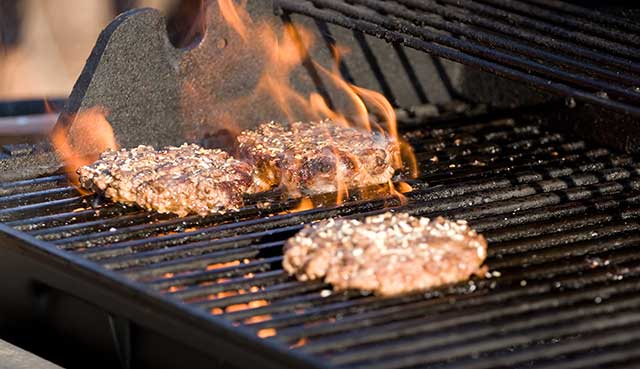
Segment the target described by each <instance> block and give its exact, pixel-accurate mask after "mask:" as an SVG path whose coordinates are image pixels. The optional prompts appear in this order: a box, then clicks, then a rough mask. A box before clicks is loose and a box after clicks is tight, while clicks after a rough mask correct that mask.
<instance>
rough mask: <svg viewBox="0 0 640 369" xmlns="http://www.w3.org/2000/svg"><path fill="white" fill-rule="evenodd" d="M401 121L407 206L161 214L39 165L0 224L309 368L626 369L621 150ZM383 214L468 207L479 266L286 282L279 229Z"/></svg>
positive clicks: (632, 298) (516, 128)
mask: <svg viewBox="0 0 640 369" xmlns="http://www.w3.org/2000/svg"><path fill="white" fill-rule="evenodd" d="M401 116H404V119H403V120H404V122H402V123H401V125H400V127H401V129H402V132H403V136H404V137H405V138H406V139H407V140H408V141H409V142H410V143H411V144H412V145H413V147H414V148H415V150H416V154H417V158H418V162H419V165H420V169H421V175H420V178H418V179H416V180H412V181H410V183H411V185H412V186H413V191H411V192H409V193H407V194H406V196H407V197H408V199H409V202H408V203H407V204H404V205H403V204H400V203H399V202H398V200H397V199H395V198H393V197H388V198H383V199H375V200H352V201H348V202H347V203H345V204H343V205H340V206H335V205H325V206H323V207H320V208H316V209H312V210H306V211H301V212H297V213H283V212H284V211H286V210H287V209H291V208H293V207H295V206H296V205H297V201H293V200H288V201H281V200H280V198H279V197H278V194H277V193H271V194H267V195H265V196H259V197H255V198H253V199H251V201H249V204H248V205H247V206H246V207H245V208H243V209H242V210H241V211H240V212H238V213H231V214H228V215H224V216H209V217H206V218H200V217H196V216H191V217H186V218H176V217H173V216H170V215H158V214H152V213H148V212H145V211H141V210H138V209H135V208H125V207H122V206H119V205H115V204H111V203H108V202H105V201H104V200H102V199H99V198H97V197H96V196H94V195H80V194H79V193H78V192H77V191H76V190H75V189H74V188H73V187H71V186H70V185H69V184H68V183H67V181H66V179H65V177H64V176H62V175H53V176H48V177H43V178H36V179H32V180H25V181H20V182H11V183H2V184H1V185H0V191H1V193H2V197H1V198H0V207H1V208H2V210H0V219H1V220H2V222H3V223H4V224H6V225H9V226H11V227H13V228H14V229H16V230H19V231H21V232H25V233H27V234H29V235H31V236H34V237H35V238H37V239H39V240H43V241H46V242H47V243H49V244H52V245H55V246H56V247H57V248H59V249H61V250H64V251H65V252H66V253H67V255H68V257H69V258H70V259H71V260H78V261H79V260H81V259H88V260H90V261H92V262H95V263H97V264H98V265H100V266H101V267H103V268H106V269H108V270H112V271H116V272H117V273H118V274H119V275H122V276H125V277H126V278H127V280H128V281H131V282H133V283H134V284H135V285H137V286H141V287H142V288H143V289H144V290H146V291H159V292H161V293H162V294H163V295H164V296H166V297H169V298H171V299H175V300H177V301H179V302H181V304H180V305H179V309H182V310H187V311H193V310H189V309H196V310H200V311H205V312H210V313H211V314H210V315H208V318H207V319H210V320H213V321H214V323H216V322H217V321H218V319H219V318H220V317H222V318H223V319H226V320H227V321H229V322H231V323H232V325H233V326H242V327H245V328H247V329H249V330H250V331H251V332H253V334H255V335H258V336H260V337H264V340H265V341H271V342H272V343H275V344H276V347H281V348H282V349H285V350H287V349H289V348H291V349H292V350H293V351H294V352H298V353H300V354H301V355H302V356H301V358H302V362H303V363H306V365H307V366H308V367H349V368H360V367H361V368H410V367H417V366H419V367H425V366H428V367H438V368H440V367H446V368H448V367H455V368H498V367H508V368H513V367H527V368H530V367H535V368H589V367H598V366H601V365H605V364H607V365H614V364H615V366H616V367H634V366H636V362H637V359H638V357H639V356H640V352H638V350H637V346H638V344H639V343H640V314H639V313H638V310H637V306H638V304H639V303H640V297H639V296H640V295H639V294H638V292H639V291H640V279H639V278H640V267H639V266H638V265H639V264H638V259H640V253H638V252H637V245H638V244H639V242H640V232H639V231H638V230H639V229H640V227H639V226H640V224H639V220H638V216H639V215H640V177H639V176H638V174H639V168H638V164H637V163H636V161H635V160H634V159H633V158H632V157H630V156H628V155H624V154H618V153H615V152H612V151H610V150H608V149H604V148H597V147H591V146H590V145H588V144H587V143H585V142H584V141H582V140H580V139H576V138H574V137H571V136H567V135H562V134H559V133H554V132H550V131H548V130H546V129H545V128H544V127H541V126H540V125H539V124H538V123H536V122H535V121H536V120H535V119H532V118H531V117H530V115H529V114H528V113H527V112H524V113H522V114H516V113H515V112H508V113H495V114H487V115H481V116H477V117H471V118H469V117H452V118H449V119H445V120H440V121H432V122H428V123H425V121H424V117H421V116H419V115H417V116H416V115H412V114H409V113H407V112H403V113H402V114H401ZM329 197H330V196H329ZM318 201H319V200H318V199H316V202H318ZM325 201H327V203H328V204H330V203H329V202H328V201H330V199H326V200H325ZM386 209H394V210H396V211H400V210H403V211H408V212H410V213H412V214H415V215H422V216H435V215H445V216H447V217H450V218H460V219H467V220H469V221H470V222H471V224H472V225H473V226H474V227H475V228H476V229H478V230H479V231H481V232H483V233H484V234H485V235H486V237H487V240H488V241H489V258H488V260H487V262H486V264H487V265H488V267H489V270H490V272H489V273H488V275H487V276H486V278H474V279H473V280H472V281H470V282H469V283H462V284H459V285H454V286H450V287H447V288H442V289H439V290H434V291H429V292H427V293H424V294H417V295H409V296H403V297H396V298H378V297H375V296H370V295H363V294H361V293H359V292H344V293H334V292H332V291H331V289H330V286H327V285H324V284H323V283H319V282H310V283H302V282H297V281H295V279H293V278H290V277H288V276H287V275H286V273H284V272H283V270H282V269H281V260H282V253H281V248H282V245H283V242H284V240H286V238H287V237H289V236H291V235H293V234H294V233H295V232H296V231H297V230H298V229H300V227H301V226H302V223H304V222H310V221H313V220H317V219H324V218H327V217H334V216H355V217H362V216H364V215H366V214H373V213H377V212H381V211H385V210H386ZM24 242H27V243H29V238H27V239H26V241H24ZM33 247H34V248H35V247H36V245H35V244H34V246H33ZM98 270H100V268H99V269H98ZM156 329H159V332H160V333H163V327H157V328H156ZM233 329H242V328H240V327H238V328H233ZM167 334H169V333H167ZM256 345H257V347H248V348H246V350H247V351H248V352H249V351H252V350H259V349H260V343H257V344H256ZM213 350H214V352H215V353H216V354H217V355H222V356H224V355H225V353H224V352H217V351H216V350H215V349H213ZM282 366H283V367H285V364H284V363H283V364H282Z"/></svg>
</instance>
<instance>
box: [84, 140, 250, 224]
mask: <svg viewBox="0 0 640 369" xmlns="http://www.w3.org/2000/svg"><path fill="white" fill-rule="evenodd" d="M77 173H78V174H79V179H80V184H81V186H82V187H84V188H86V189H88V190H90V191H95V192H101V193H103V194H104V195H105V196H106V197H108V198H110V199H112V200H114V201H117V202H122V203H125V204H137V205H139V206H141V207H143V208H145V209H149V210H156V211H158V212H160V213H175V214H178V215H180V216H185V215H187V214H192V213H195V214H199V215H206V214H210V213H224V212H225V211H227V210H237V209H238V208H239V207H241V206H242V205H243V202H242V195H243V193H244V192H245V191H246V190H247V188H249V187H250V186H251V184H252V174H251V173H252V168H251V166H250V165H249V164H247V163H244V162H242V161H239V160H236V159H234V158H232V157H231V156H229V154H227V153H226V152H224V151H221V150H217V149H214V150H208V149H203V148H202V147H200V146H198V145H193V144H183V145H182V146H180V147H173V146H170V147H166V148H164V149H162V150H155V149H154V148H153V147H150V146H138V147H136V148H134V149H130V150H127V149H122V150H118V151H107V152H104V153H102V155H100V159H99V160H98V161H96V162H95V163H93V164H91V165H87V166H84V167H82V168H80V169H78V171H77Z"/></svg>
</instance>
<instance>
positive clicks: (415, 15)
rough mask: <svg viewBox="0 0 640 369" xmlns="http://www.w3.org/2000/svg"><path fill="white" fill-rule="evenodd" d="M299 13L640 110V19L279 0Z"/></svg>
mask: <svg viewBox="0 0 640 369" xmlns="http://www.w3.org/2000/svg"><path fill="white" fill-rule="evenodd" d="M276 6H277V8H278V9H280V10H281V11H283V12H288V13H289V12H290V13H299V14H303V15H308V16H311V17H313V18H314V19H316V20H318V21H325V22H329V23H333V24H337V25H340V26H343V27H347V28H351V29H354V30H357V31H360V32H364V33H366V34H369V35H372V36H375V37H379V38H383V39H385V40H387V41H389V42H394V43H399V44H403V45H406V46H408V47H411V48H414V49H418V50H422V51H426V52H428V53H431V54H434V55H437V56H440V57H443V58H446V59H450V60H453V61H456V62H460V63H463V64H468V65H472V66H476V67H479V68H481V69H483V70H485V71H489V72H491V73H493V74H496V75H499V76H502V77H506V78H509V79H512V80H516V81H521V82H525V83H527V84H529V85H531V86H534V87H536V88H538V89H542V90H545V91H549V92H553V93H557V94H559V95H561V96H563V97H566V98H567V99H568V103H569V104H570V105H572V104H574V101H575V100H577V101H583V102H588V103H593V104H597V105H602V106H606V107H609V108H613V109H616V110H619V111H622V112H625V113H628V114H633V115H636V116H637V115H640V108H638V102H640V76H639V74H638V73H640V59H639V57H638V56H639V55H640V27H639V26H638V25H636V24H633V23H631V22H629V21H627V20H625V19H622V18H617V17H615V16H612V15H608V14H604V13H601V12H598V11H597V10H592V9H587V8H582V7H579V6H576V5H572V4H568V3H565V2H562V1H556V0H536V1H523V0H469V1H458V0H393V1H385V0H303V1H299V0H277V1H276Z"/></svg>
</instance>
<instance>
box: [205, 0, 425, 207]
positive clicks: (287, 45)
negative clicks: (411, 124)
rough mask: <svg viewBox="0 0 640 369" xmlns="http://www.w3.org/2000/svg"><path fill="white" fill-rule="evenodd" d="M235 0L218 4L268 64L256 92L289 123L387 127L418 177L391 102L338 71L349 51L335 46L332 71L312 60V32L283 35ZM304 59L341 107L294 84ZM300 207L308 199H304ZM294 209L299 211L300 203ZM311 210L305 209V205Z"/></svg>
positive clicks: (341, 190) (340, 189) (340, 177)
mask: <svg viewBox="0 0 640 369" xmlns="http://www.w3.org/2000/svg"><path fill="white" fill-rule="evenodd" d="M245 3H246V2H245V1H243V2H242V3H241V4H236V2H234V1H233V0H218V7H219V9H220V13H221V14H222V17H223V19H224V20H225V21H226V22H227V25H228V26H229V27H230V28H231V29H232V30H233V31H234V32H236V33H237V34H238V35H239V36H240V38H241V40H242V42H243V43H244V44H245V45H244V46H245V47H246V48H247V49H249V50H255V51H256V52H257V53H259V54H260V55H262V57H263V60H265V63H264V69H263V71H262V75H261V77H260V79H259V81H258V84H257V86H256V89H255V91H254V93H256V94H266V95H267V96H269V98H270V99H271V100H272V101H274V102H275V103H276V104H277V107H278V109H279V110H280V111H281V112H282V113H283V114H284V116H286V117H287V118H288V120H289V121H290V122H294V121H298V120H303V119H314V120H317V119H323V118H328V119H330V120H332V121H333V122H335V123H336V124H339V125H342V126H350V127H356V128H360V129H365V130H368V131H372V130H374V129H375V130H379V131H383V132H385V133H386V134H388V135H389V136H390V137H392V139H393V140H395V142H396V143H397V145H398V149H399V150H398V154H397V155H395V156H394V158H393V165H394V167H395V168H401V167H402V166H403V161H404V162H406V163H407V167H408V168H407V169H408V172H409V173H410V174H411V176H413V177H415V176H417V165H416V161H415V156H414V154H413V150H412V149H411V147H410V146H409V145H408V144H407V143H406V142H404V141H403V140H401V138H400V137H399V134H398V130H397V117H396V113H395V110H394V109H393V106H392V104H391V103H390V102H389V101H388V100H387V99H386V98H385V97H384V96H383V95H382V94H380V93H378V92H376V91H373V90H369V89H366V88H363V87H359V86H355V85H353V84H350V83H348V82H346V81H345V80H344V79H343V78H342V77H341V74H340V72H339V68H338V65H339V62H340V58H341V55H342V54H343V53H345V52H346V50H345V49H344V48H343V47H341V46H335V47H333V48H332V50H331V51H332V54H333V56H334V65H333V68H332V69H331V70H329V69H327V68H324V67H323V66H321V65H319V64H317V63H315V62H313V61H312V60H311V59H310V55H309V52H308V50H310V48H311V47H312V46H313V44H314V39H313V36H312V33H311V32H309V31H307V30H306V29H304V28H302V27H300V26H297V25H296V26H295V27H294V26H293V24H285V25H284V32H283V33H282V35H278V34H277V33H276V31H275V27H273V26H272V25H271V24H269V23H268V22H267V21H262V20H260V21H258V20H254V19H252V18H251V17H250V15H249V14H248V12H247V11H246V9H244V5H246V4H245ZM304 62H311V63H312V65H313V66H314V67H315V68H316V69H317V70H318V71H320V73H321V74H322V76H324V77H325V78H326V79H327V80H328V85H329V86H328V87H330V88H331V91H334V93H335V94H338V95H339V96H340V98H341V99H340V108H332V107H331V106H330V104H328V103H327V101H326V100H325V99H324V98H323V97H322V96H321V95H320V94H318V93H311V94H310V95H309V96H304V95H303V94H301V93H300V92H298V91H295V90H294V89H293V87H292V86H293V84H292V83H291V76H292V73H293V71H294V69H295V68H297V67H299V66H300V65H302V64H303V63H304ZM338 163H339V161H336V171H335V172H336V178H335V181H336V189H337V202H338V203H341V202H342V201H343V200H344V199H345V198H347V197H348V195H349V193H348V188H347V187H348V185H347V183H346V180H345V178H344V173H342V169H341V168H340V165H338ZM288 190H290V192H291V193H297V192H298V190H299V189H288ZM400 192H401V191H396V190H395V188H389V191H388V193H391V194H394V195H397V196H398V197H401V196H402V195H401V194H400ZM300 205H301V206H302V205H304V206H305V207H306V206H307V205H308V203H306V202H305V203H303V202H302V201H301V204H300ZM301 206H299V207H298V208H295V209H293V210H292V211H300V209H299V208H301ZM302 209H306V208H302Z"/></svg>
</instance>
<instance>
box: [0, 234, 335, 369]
mask: <svg viewBox="0 0 640 369" xmlns="http://www.w3.org/2000/svg"><path fill="white" fill-rule="evenodd" d="M0 242H1V243H2V244H3V247H2V250H1V251H0V255H2V262H0V264H2V263H4V262H7V261H13V260H17V261H19V262H20V269H21V270H22V271H23V272H24V273H25V275H28V276H29V277H30V279H31V280H30V281H29V283H34V282H35V283H37V284H42V285H44V286H47V287H51V288H55V289H59V290H60V291H64V293H66V294H69V295H71V296H76V297H79V298H80V299H81V300H83V301H89V302H90V303H91V304H92V305H94V306H96V307H100V309H104V311H108V312H109V314H110V315H112V316H115V317H121V318H124V319H126V320H127V321H128V322H135V323H136V324H137V325H140V326H141V327H145V328H147V329H150V330H152V331H156V329H157V328H158V327H162V332H157V331H156V332H157V333H161V334H162V335H167V334H169V335H170V336H171V338H172V339H175V340H178V341H180V342H182V343H185V344H187V345H190V346H191V347H193V348H196V349H198V350H199V351H200V352H202V353H204V352H208V351H209V350H210V348H211V347H215V348H216V350H220V352H221V353H222V354H221V355H220V356H219V357H218V358H217V360H220V359H222V360H224V361H225V362H228V363H234V365H238V364H239V365H238V366H237V367H246V366H248V365H260V367H264V368H290V367H296V368H310V369H311V368H313V369H319V368H326V367H325V366H323V365H321V364H320V363H319V362H314V360H312V359H310V358H309V357H304V356H303V355H301V354H297V353H291V352H290V351H288V350H284V349H283V347H282V346H279V345H274V344H273V343H270V342H266V341H264V340H262V339H260V338H258V337H257V336H255V334H253V332H251V331H250V330H247V329H245V328H242V327H233V326H232V325H231V324H229V322H227V321H225V320H224V319H222V318H219V317H216V316H213V315H211V314H209V313H208V312H206V311H203V310H200V309H196V308H194V307H192V306H188V305H185V304H180V303H179V302H177V301H175V300H173V299H170V298H167V297H166V295H163V294H160V293H158V292H156V291H154V290H151V289H148V288H144V287H142V286H141V285H139V284H137V283H134V282H133V281H131V280H129V279H128V278H125V277H124V276H122V275H119V274H118V273H116V272H112V271H109V270H107V269H104V268H101V267H99V266H97V265H96V264H94V263H92V262H89V261H87V260H85V259H83V258H80V257H77V256H75V255H71V254H69V253H67V252H64V251H62V250H60V249H58V248H56V247H54V246H52V245H51V244H48V243H46V242H43V241H40V240H38V239H36V238H34V237H31V236H29V235H26V234H24V233H22V232H19V231H16V230H14V229H12V228H10V227H8V226H6V225H4V224H0ZM170 347H171V346H170V345H168V347H167V348H168V349H170ZM246 347H260V350H250V351H249V352H247V350H246ZM121 349H123V350H124V349H125V348H124V347H123V348H121ZM210 360H216V358H214V357H211V358H210ZM121 364H122V362H121Z"/></svg>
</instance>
